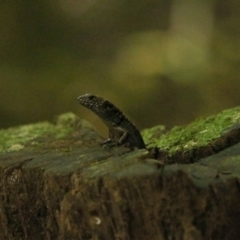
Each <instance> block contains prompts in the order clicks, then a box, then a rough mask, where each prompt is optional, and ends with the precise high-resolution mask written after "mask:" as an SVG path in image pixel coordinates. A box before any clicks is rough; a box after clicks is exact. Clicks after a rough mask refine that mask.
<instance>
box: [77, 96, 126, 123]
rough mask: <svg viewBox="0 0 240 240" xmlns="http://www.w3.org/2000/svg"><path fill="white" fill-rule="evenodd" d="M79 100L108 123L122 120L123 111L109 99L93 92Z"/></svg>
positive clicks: (80, 97)
mask: <svg viewBox="0 0 240 240" xmlns="http://www.w3.org/2000/svg"><path fill="white" fill-rule="evenodd" d="M77 100H78V102H79V103H80V104H81V105H82V106H84V107H86V108H88V109H89V110H91V111H92V112H94V113H95V114H96V115H98V116H99V117H100V118H101V119H102V120H103V121H104V122H105V123H106V124H107V125H111V124H112V125H113V124H118V123H119V122H120V121H121V120H122V117H123V115H122V113H121V111H120V110H119V109H118V108H117V107H115V106H114V105H113V104H112V103H110V102H109V101H108V100H106V99H104V98H101V97H98V96H96V95H93V94H89V93H88V94H85V95H82V96H79V97H78V98H77Z"/></svg>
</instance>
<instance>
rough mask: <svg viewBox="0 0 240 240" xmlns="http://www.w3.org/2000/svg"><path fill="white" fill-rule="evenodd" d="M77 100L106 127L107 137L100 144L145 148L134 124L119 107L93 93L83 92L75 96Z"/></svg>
mask: <svg viewBox="0 0 240 240" xmlns="http://www.w3.org/2000/svg"><path fill="white" fill-rule="evenodd" d="M77 100H78V102H79V103H80V104H81V105H82V106H84V107H86V108H88V109H89V110H91V111H92V112H93V113H95V114H96V115H97V116H98V117H99V118H100V119H101V120H102V121H103V122H104V123H105V125H106V126H107V127H108V129H109V138H108V139H107V140H105V141H104V142H103V143H102V145H109V146H120V145H125V144H126V145H128V146H129V147H130V149H133V148H134V147H137V148H138V149H145V148H146V146H145V143H144V141H143V138H142V136H141V134H140V132H139V130H138V129H137V128H136V127H135V125H134V124H133V123H132V122H131V121H130V120H129V118H127V117H126V116H125V115H124V114H123V113H122V111H121V110H120V109H118V108H117V107H116V106H115V105H114V104H112V103H111V102H110V101H108V100H107V99H104V98H102V97H99V96H96V95H94V94H89V93H88V94H85V95H81V96H79V97H78V98H77Z"/></svg>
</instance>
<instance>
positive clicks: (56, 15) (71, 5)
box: [0, 0, 240, 128]
mask: <svg viewBox="0 0 240 240" xmlns="http://www.w3.org/2000/svg"><path fill="white" fill-rule="evenodd" d="M0 16H1V21H0V115H1V118H0V128H6V127H10V126H14V125H19V124H25V123H31V122H35V121H41V120H52V119H53V118H54V117H55V116H56V115H58V114H61V113H63V112H68V111H72V112H74V113H76V114H78V115H79V116H80V117H84V118H87V119H88V120H89V121H91V122H92V123H93V124H94V125H98V124H99V120H97V117H96V116H94V115H93V114H91V113H89V111H87V110H85V109H83V108H82V107H81V106H80V105H78V103H77V101H76V98H77V97H78V96H79V95H81V94H85V93H95V94H97V95H100V96H103V97H105V98H108V99H109V100H111V101H112V102H114V103H115V104H116V105H117V106H118V107H119V108H120V109H122V110H123V111H124V112H126V114H127V115H128V116H129V117H130V118H131V119H132V120H133V121H134V122H135V123H136V125H137V126H139V128H145V127H151V126H153V125H157V124H164V125H167V126H173V125H181V124H186V123H189V122H190V121H192V120H194V119H195V118H198V117H204V116H207V115H210V114H214V113H217V112H219V111H221V110H222V109H225V108H229V107H232V106H236V105H239V103H240V94H239V92H240V91H239V90H240V77H239V76H240V1H239V0H230V1H225V0H220V1H207V0H205V1H200V0H190V1H189V0H183V1H178V0H175V1H168V0H150V1H143V0H140V1H139V0H125V1H116V0H85V1H83V0H81V1H80V0H65V1H64V0H58V1H57V0H56V1H47V0H24V1H20V0H10V1H1V3H0ZM86 114H87V115H86ZM101 126H102V125H100V128H101Z"/></svg>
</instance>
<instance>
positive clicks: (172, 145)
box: [143, 107, 240, 156]
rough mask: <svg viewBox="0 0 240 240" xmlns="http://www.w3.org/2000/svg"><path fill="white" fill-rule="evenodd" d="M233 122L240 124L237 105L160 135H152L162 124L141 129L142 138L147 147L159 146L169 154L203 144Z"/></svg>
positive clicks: (218, 134) (239, 112)
mask: <svg viewBox="0 0 240 240" xmlns="http://www.w3.org/2000/svg"><path fill="white" fill-rule="evenodd" d="M235 124H237V125H238V124H240V108H239V107H236V108H233V109H228V110H225V111H223V112H221V113H219V114H217V115H215V116H211V117H208V118H206V119H199V120H197V121H195V122H193V123H192V124H190V125H188V126H187V127H179V126H177V127H174V128H172V129H171V130H170V131H169V132H167V133H166V134H162V135H161V136H160V137H154V132H156V133H157V132H159V131H160V130H161V128H162V126H159V127H158V126H157V127H154V128H151V129H147V130H144V131H143V138H144V140H145V141H146V144H147V146H148V147H159V148H160V149H162V150H163V151H167V152H168V153H169V155H170V156H171V155H172V153H175V152H176V151H183V152H184V151H189V150H191V149H193V148H195V147H200V146H205V145H207V144H209V143H210V142H211V141H213V140H214V139H216V138H219V137H220V136H221V135H222V134H223V133H224V131H225V130H226V129H228V128H231V127H232V126H233V125H235Z"/></svg>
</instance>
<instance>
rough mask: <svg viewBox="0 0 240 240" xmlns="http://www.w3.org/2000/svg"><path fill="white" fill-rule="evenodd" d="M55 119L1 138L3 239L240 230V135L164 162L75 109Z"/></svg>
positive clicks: (223, 234)
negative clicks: (108, 139)
mask: <svg viewBox="0 0 240 240" xmlns="http://www.w3.org/2000/svg"><path fill="white" fill-rule="evenodd" d="M50 128H54V129H55V130H56V131H55V130H54V131H50V130H49V133H48V132H43V133H40V134H38V135H37V136H35V137H32V138H31V137H30V138H27V139H28V140H24V141H22V142H21V141H20V140H18V141H17V142H21V144H20V143H19V144H17V143H14V144H12V145H11V146H8V145H6V146H5V145H4V148H3V151H2V154H1V155H0V169H1V173H0V176H1V189H0V193H1V198H0V206H1V211H0V218H1V221H0V239H83V240H88V239H89V240H90V239H107V240H108V239H118V240H125V239H126V240H130V239H131V240H132V239H133V240H134V239H138V240H139V239H140V240H141V239H154V240H158V239H159V240H161V239H186V240H188V239H194V240H195V239H197V240H198V239H199V240H200V239H216V240H219V239H240V228H239V224H240V200H239V199H240V182H239V173H240V144H235V145H233V146H232V147H228V148H226V149H225V150H224V151H221V152H219V153H218V154H214V155H212V156H209V157H207V158H204V159H201V160H200V161H198V162H195V163H193V164H171V165H165V166H162V165H161V164H159V162H158V161H156V160H154V159H150V155H149V153H148V151H146V150H136V151H129V150H128V149H127V148H124V147H116V148H111V149H108V148H100V147H99V144H98V142H99V141H101V140H102V138H101V137H100V136H99V135H98V134H97V133H96V132H95V131H94V130H93V129H92V127H91V126H90V125H88V124H87V123H85V121H81V120H78V119H77V118H75V117H73V116H70V117H68V118H66V117H65V118H64V117H62V118H61V120H60V121H58V122H57V124H56V125H52V126H51V127H50ZM61 129H62V130H61ZM63 129H68V131H66V132H65V133H64V134H62V135H61V134H60V135H59V132H60V133H61V131H63ZM58 131H59V132H58ZM13 133H14V131H13V132H9V134H10V135H11V134H13ZM15 133H16V132H15ZM56 133H58V135H57V134H56ZM29 134H30V135H31V134H33V133H29ZM23 135H24V134H23V133H22V132H21V134H20V133H19V134H18V135H16V136H15V137H16V139H21V137H22V136H23ZM25 135H27V134H25ZM2 136H3V135H1V133H0V137H2ZM13 137H14V136H13ZM18 149H19V150H18ZM13 150H15V151H13Z"/></svg>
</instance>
